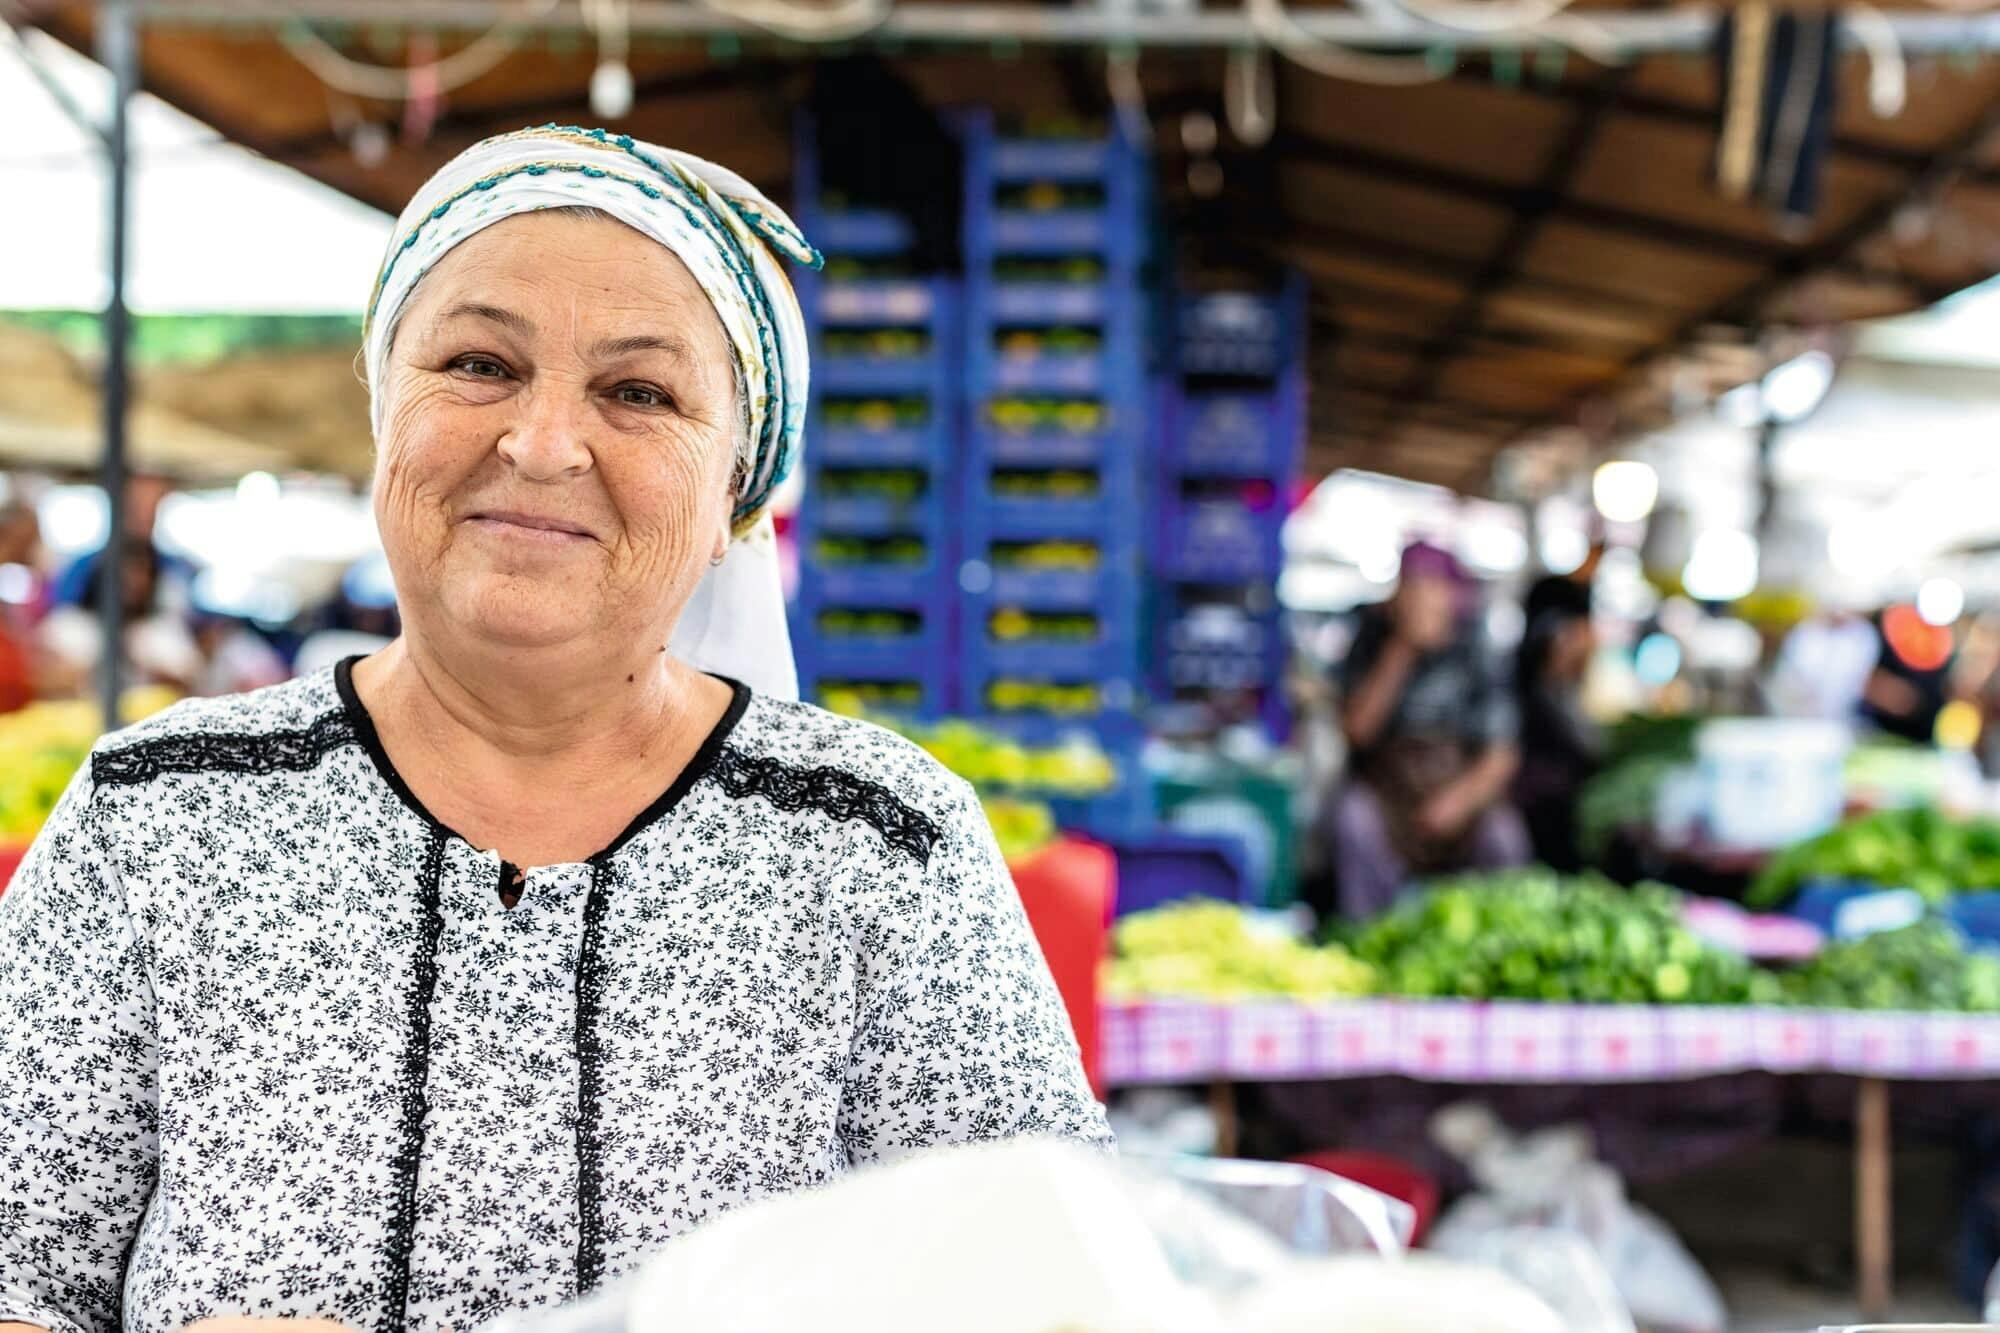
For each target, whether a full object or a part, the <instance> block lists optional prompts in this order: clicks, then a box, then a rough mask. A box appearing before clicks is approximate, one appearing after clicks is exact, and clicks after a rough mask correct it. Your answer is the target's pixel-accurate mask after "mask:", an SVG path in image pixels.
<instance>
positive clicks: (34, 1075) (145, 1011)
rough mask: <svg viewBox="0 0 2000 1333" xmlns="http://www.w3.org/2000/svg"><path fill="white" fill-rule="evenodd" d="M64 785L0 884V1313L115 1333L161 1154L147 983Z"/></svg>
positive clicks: (87, 799)
mask: <svg viewBox="0 0 2000 1333" xmlns="http://www.w3.org/2000/svg"><path fill="white" fill-rule="evenodd" d="M93 796H94V788H93V785H92V783H91V780H90V773H89V766H88V765H85V767H84V770H83V771H82V772H81V773H79V774H78V775H77V776H76V778H75V779H74V780H73V781H72V782H71V783H70V786H69V789H68V790H67V791H66V792H65V793H64V794H63V798H62V800H61V801H60V802H59V803H58V804H57V806H56V808H55V811H54V813H53V814H52V815H51V817H50V819H49V822H48V824H47V826H46V827H45V828H44V829H43V830H42V833H41V836H40V837H38V838H37V839H36V840H35V844H34V846H33V847H32V848H30V849H29V852H28V855H27V858H26V859H25V860H24V861H22V863H21V866H20V869H19V872H18V873H17V874H16V875H15V878H14V882H13V885H12V887H10V888H9V889H8V890H7V892H6V893H5V894H4V895H0V1322H7V1321H21V1322H25V1323H30V1324H38V1325H41V1326H43V1327H45V1328H49V1329H52V1330H55V1331H56V1333H117V1329H118V1308H119V1291H120V1287H121V1285H122V1283H123V1280H124V1268H125V1262H126V1256H127V1255H128V1254H129V1253H130V1251H131V1248H132V1242H133V1239H134V1237H135V1236H136V1235H137V1233H138V1230H139V1223H140V1219H141V1217H142V1216H143V1215H144V1213H145V1210H146V1205H147V1203H148V1202H149V1200H150V1199H151V1197H152V1193H153V1184H154V1179H155V1174H156V1162H157V1157H158V1137H157V1133H156V1120H155V1116H156V1107H157V1097H156V1074H157V1059H156V1049H157V1047H156V1042H155V1035H154V1022H153V992H152V987H151V984H150V983H149V981H148V980H147V977H146V974H145V971H144V969H143V967H142V966H141V962H140V947H139V938H138V934H137V932H136V931H135V930H134V928H133V924H132V920H131V917H130V915H129V913H128V911H127V909H126V903H125V895H124V892H123V890H122V887H121V885H120V883H119V881H118V877H117V873H116V871H115V870H114V869H113V868H112V865H111V862H110V858H109V857H108V855H107V854H106V851H105V848H104V846H103V843H102V840H101V838H100V836H99V832H98V828H97V823H98V820H97V812H96V811H94V810H93V808H92V798H93Z"/></svg>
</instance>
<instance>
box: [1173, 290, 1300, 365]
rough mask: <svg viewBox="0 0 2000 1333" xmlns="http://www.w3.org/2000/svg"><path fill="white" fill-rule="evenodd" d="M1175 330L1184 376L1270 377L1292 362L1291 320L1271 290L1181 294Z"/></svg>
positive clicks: (1282, 297) (1282, 298)
mask: <svg viewBox="0 0 2000 1333" xmlns="http://www.w3.org/2000/svg"><path fill="white" fill-rule="evenodd" d="M1179 313H1180V318H1179V320H1178V328H1177V329H1176V333H1177V335H1178V337H1179V341H1180V346H1179V356H1180V367H1181V371H1182V373H1184V374H1191V375H1228V376H1243V377H1261V378H1270V377H1275V376H1276V375H1278V374H1279V373H1280V372H1281V371H1282V370H1284V368H1285V367H1286V366H1287V365H1288V364H1289V363H1290V362H1291V360H1292V354H1291V344H1292V340H1293V328H1292V320H1291V319H1290V318H1288V311H1287V310H1286V299H1285V297H1284V296H1283V295H1280V294H1278V293H1275V292H1271V293H1265V292H1213V293H1201V294H1196V295H1190V296H1186V297H1183V298H1182V300H1181V303H1180V312H1179Z"/></svg>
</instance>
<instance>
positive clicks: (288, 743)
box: [90, 712, 360, 787]
mask: <svg viewBox="0 0 2000 1333" xmlns="http://www.w3.org/2000/svg"><path fill="white" fill-rule="evenodd" d="M359 743H360V738H359V737H357V736H356V735H355V732H354V726H353V724H352V723H351V722H349V721H348V720H347V716H346V715H345V714H344V713H339V712H333V713H328V714H327V715H326V716H325V717H323V718H321V719H320V720H319V721H317V722H315V723H313V724H312V725H311V726H309V727H303V728H298V729H295V730H290V731H267V732H264V733H262V734H261V735H252V734H248V733H242V732H217V733H213V734H205V733H195V734H193V735H186V736H161V737H159V738H157V739H155V740H147V741H140V742H138V743H137V744H134V745H128V746H125V747H123V748H122V749H117V750H102V751H99V752H98V753H96V754H94V755H92V756H91V757H90V777H91V781H93V782H95V783H96V784H97V785H98V786H100V787H110V786H118V785H131V784H137V783H143V782H151V781H152V780H153V779H155V778H157V777H159V776H161V775H162V774H165V773H257V774H262V773H281V772H300V773H302V772H305V771H307V770H309V769H312V768H315V767H317V766H318V765H319V762H320V760H322V759H324V758H326V756H327V755H329V754H331V753H333V752H334V751H335V750H339V749H342V748H344V747H346V746H349V745H358V744H359Z"/></svg>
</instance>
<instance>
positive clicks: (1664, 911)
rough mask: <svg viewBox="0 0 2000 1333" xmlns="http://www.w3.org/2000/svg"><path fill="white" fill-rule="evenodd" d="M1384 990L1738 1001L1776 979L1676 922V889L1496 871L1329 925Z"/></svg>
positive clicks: (1764, 992) (1763, 993)
mask: <svg viewBox="0 0 2000 1333" xmlns="http://www.w3.org/2000/svg"><path fill="white" fill-rule="evenodd" d="M1340 938H1342V939H1343V940H1344V941H1345V942H1346V943H1347V945H1348V947H1349V948H1351V949H1352V950H1353V952H1354V954H1355V956H1356V957H1358V958H1360V959H1361V960H1362V961H1363V962H1366V963H1369V964H1371V965H1373V966H1374V967H1375V968H1376V969H1377V970H1378V972H1380V974H1381V985H1382V990H1383V992H1384V993H1385V994H1390V995H1406V996H1413V997H1427V996H1440V997H1443V996H1449V997H1456V998H1461V999H1472V1000H1487V999H1518V1000H1551V1001H1564V1002H1580V1003H1599V1004H1744V1003H1762V1002H1768V1001H1770V1000H1773V999H1775V998H1776V995H1777V990H1776V986H1777V983H1776V980H1775V979H1774V978H1773V977H1772V976H1771V975H1770V974H1769V973H1767V972H1764V971H1762V970H1761V969H1758V968H1756V967H1753V966H1752V965H1751V964H1750V963H1749V962H1747V961H1746V960H1745V959H1744V958H1742V957H1741V956H1740V955H1738V954H1734V953H1731V952H1729V951H1728V950H1725V949H1720V948H1717V947H1716V946H1714V945H1712V944H1709V943H1707V942H1706V941H1704V940H1702V939H1700V938H1699V937H1698V936H1696V935H1695V934H1694V933H1693V932H1692V931H1690V930H1688V928H1687V927H1686V925H1685V924H1683V923H1682V921H1681V915H1680V895H1679V894H1677V893H1676V892H1674V891H1673V890H1672V889H1669V888H1665V887H1663V886H1661V885H1640V886H1638V887H1636V888H1630V889H1628V888H1623V887H1621V886H1619V885H1616V884H1613V883H1611V882H1610V881H1608V880H1603V879H1598V878H1595V877H1592V876H1583V877H1578V878H1565V877H1562V876H1559V875H1557V874H1555V873H1554V872H1552V871H1548V870H1539V869H1534V870H1520V871H1507V872H1501V873H1497V874H1492V875H1483V876H1481V875H1475V876H1466V877H1463V878H1459V879H1451V880H1444V881H1440V882H1438V883H1436V884H1433V885H1432V886H1430V887H1429V888H1428V889H1426V890H1425V891H1424V892H1423V893H1422V894H1420V895H1419V896H1417V897H1415V898H1412V899H1410V900H1407V901H1405V902H1403V903H1401V904H1399V905H1398V906H1396V907H1394V908H1392V909H1391V910H1390V911H1389V912H1387V913H1386V914H1384V915H1383V916H1380V917H1378V918H1376V919H1375V920H1374V921H1370V922H1363V923H1361V924H1359V925H1358V926H1351V927H1347V928H1345V929H1344V930H1342V931H1341V932H1340Z"/></svg>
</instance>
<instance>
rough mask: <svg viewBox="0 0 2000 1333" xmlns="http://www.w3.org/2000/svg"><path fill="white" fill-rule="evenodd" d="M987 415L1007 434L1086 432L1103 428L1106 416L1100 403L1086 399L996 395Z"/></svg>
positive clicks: (988, 406) (1083, 433) (1072, 433)
mask: <svg viewBox="0 0 2000 1333" xmlns="http://www.w3.org/2000/svg"><path fill="white" fill-rule="evenodd" d="M986 415H987V419H988V420H990V421H991V422H992V423H993V425H994V426H995V427H997V428H998V429H1000V430H1003V431H1006V432H1007V433H1008V434H1010V435H1027V434H1032V433H1035V432H1055V433H1059V434H1065V435H1088V434H1090V433H1091V432H1093V431H1098V430H1102V429H1104V425H1105V422H1106V420H1107V419H1108V418H1109V413H1108V412H1107V411H1106V409H1105V406H1104V404H1103V403H1100V402H1098V401H1096V400H1094V399H1088V398H996V399H994V400H993V401H992V402H991V403H990V404H988V405H987V408H986Z"/></svg>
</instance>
